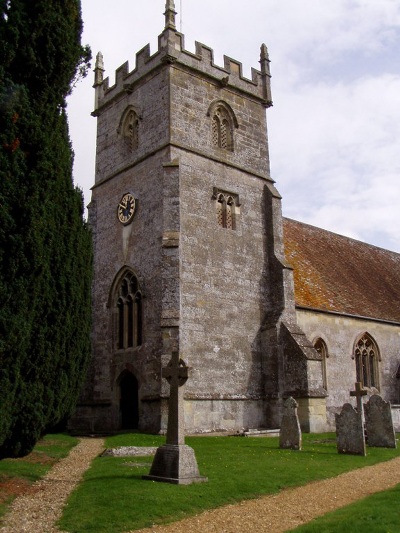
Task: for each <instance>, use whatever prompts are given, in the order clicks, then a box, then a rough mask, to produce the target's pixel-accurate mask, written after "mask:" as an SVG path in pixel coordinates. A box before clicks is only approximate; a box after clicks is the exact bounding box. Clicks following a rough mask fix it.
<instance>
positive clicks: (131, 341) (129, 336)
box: [116, 272, 142, 350]
mask: <svg viewBox="0 0 400 533" xmlns="http://www.w3.org/2000/svg"><path fill="white" fill-rule="evenodd" d="M116 308H117V312H116V315H117V316H116V330H117V334H116V344H117V348H118V349H119V350H122V349H125V348H135V347H136V346H140V345H141V344H142V294H141V292H140V289H139V284H138V280H137V278H136V276H135V275H134V274H133V273H132V272H127V273H126V274H125V276H124V278H123V279H122V280H121V282H120V284H119V286H118V289H117V301H116Z"/></svg>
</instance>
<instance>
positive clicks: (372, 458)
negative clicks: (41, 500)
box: [59, 434, 400, 533]
mask: <svg viewBox="0 0 400 533" xmlns="http://www.w3.org/2000/svg"><path fill="white" fill-rule="evenodd" d="M163 442H164V439H163V438H162V437H157V436H148V435H139V434H137V435H135V434H125V435H119V436H117V437H112V438H109V439H107V443H106V445H107V447H114V446H122V445H125V446H129V445H131V446H158V445H160V444H162V443H163ZM186 443H187V444H188V445H189V446H192V447H193V448H194V450H195V452H196V457H197V462H198V464H199V469H200V473H201V474H202V475H204V476H207V477H208V479H209V482H208V483H203V484H198V485H196V484H195V485H189V486H182V485H169V484H164V483H156V482H153V481H145V480H143V479H142V475H143V474H147V473H148V472H149V469H150V466H151V462H152V458H151V457H129V458H116V457H99V458H97V459H95V460H94V462H93V463H92V467H91V468H90V470H89V471H88V472H87V473H86V474H85V477H84V481H83V483H82V484H81V485H80V486H79V487H78V488H77V490H76V491H75V492H74V493H73V494H72V495H71V497H70V499H69V500H68V504H67V507H66V509H65V511H64V515H63V518H62V519H61V521H60V523H59V525H60V527H61V529H64V530H66V531H70V532H71V533H83V532H85V533H86V532H96V533H121V532H124V531H129V530H134V529H140V528H143V527H149V526H151V525H152V524H161V523H167V522H172V521H175V520H180V519H182V518H184V517H185V516H190V515H194V514H196V513H199V512H201V511H203V510H205V509H211V508H215V507H219V506H222V505H226V504H228V503H235V502H237V501H240V500H244V499H249V498H254V497H257V496H260V495H263V494H271V493H276V492H278V491H279V490H281V489H283V488H285V487H290V486H298V485H303V484H306V483H308V482H310V481H314V480H318V479H324V478H328V477H333V476H336V475H338V474H341V473H342V472H347V471H349V470H352V469H356V468H361V467H363V466H370V465H372V464H375V463H378V462H380V461H386V460H389V459H392V458H394V457H397V456H399V455H400V449H394V450H393V449H383V448H369V449H368V455H367V457H359V456H351V455H339V454H338V453H337V450H336V440H335V437H334V435H333V434H323V435H315V434H313V435H303V450H302V451H301V452H293V451H290V450H281V449H279V443H278V438H239V437H192V438H187V439H186Z"/></svg>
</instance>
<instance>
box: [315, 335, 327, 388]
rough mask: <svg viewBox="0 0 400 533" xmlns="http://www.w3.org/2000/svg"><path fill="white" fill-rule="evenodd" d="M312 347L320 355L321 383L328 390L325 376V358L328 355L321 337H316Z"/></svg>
mask: <svg viewBox="0 0 400 533" xmlns="http://www.w3.org/2000/svg"><path fill="white" fill-rule="evenodd" d="M314 348H315V349H316V350H317V352H318V353H319V354H320V355H321V363H322V385H323V387H324V389H325V390H328V377H327V358H328V357H329V354H328V348H327V346H326V343H325V341H324V340H323V339H321V338H318V339H316V340H315V341H314Z"/></svg>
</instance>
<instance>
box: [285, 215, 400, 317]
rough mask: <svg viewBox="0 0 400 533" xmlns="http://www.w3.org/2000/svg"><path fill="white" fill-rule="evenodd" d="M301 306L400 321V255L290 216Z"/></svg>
mask: <svg viewBox="0 0 400 533" xmlns="http://www.w3.org/2000/svg"><path fill="white" fill-rule="evenodd" d="M283 224H284V225H283V228H284V242H285V254H286V259H287V261H288V263H289V265H290V266H291V267H292V268H293V270H294V288H295V301H296V306H298V307H308V308H312V309H318V310H322V311H333V312H336V313H341V314H346V315H355V316H360V317H367V318H374V319H377V320H385V321H390V322H398V323H400V254H398V253H395V252H390V251H389V250H384V249H383V248H377V247H376V246H371V245H369V244H365V243H363V242H360V241H356V240H354V239H350V238H348V237H343V236H342V235H337V234H336V233H332V232H330V231H326V230H323V229H320V228H317V227H314V226H310V225H308V224H303V223H302V222H297V221H295V220H291V219H288V218H284V220H283Z"/></svg>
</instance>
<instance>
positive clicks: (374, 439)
mask: <svg viewBox="0 0 400 533" xmlns="http://www.w3.org/2000/svg"><path fill="white" fill-rule="evenodd" d="M365 425H366V429H367V438H368V446H376V447H382V448H396V435H395V432H394V427H393V419H392V409H391V406H390V402H385V400H383V399H382V398H381V396H379V394H374V395H373V396H371V398H370V399H369V401H368V402H367V403H366V404H365Z"/></svg>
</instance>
